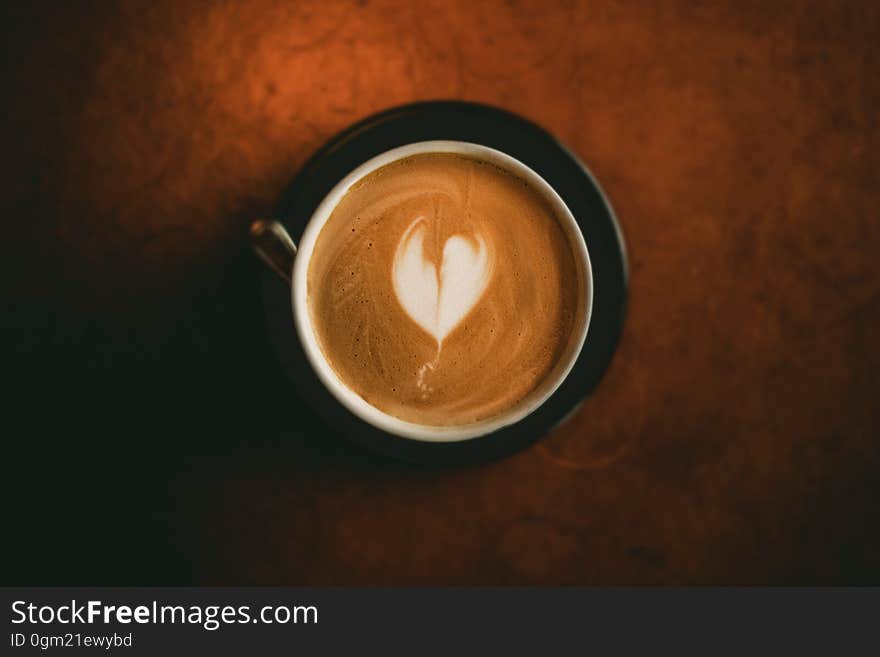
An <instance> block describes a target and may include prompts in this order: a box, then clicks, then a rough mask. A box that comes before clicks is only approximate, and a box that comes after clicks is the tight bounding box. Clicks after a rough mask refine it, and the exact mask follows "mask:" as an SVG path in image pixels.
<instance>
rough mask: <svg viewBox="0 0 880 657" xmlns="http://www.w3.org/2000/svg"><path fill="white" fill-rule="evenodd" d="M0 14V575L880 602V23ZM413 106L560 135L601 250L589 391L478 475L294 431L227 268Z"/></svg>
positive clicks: (236, 277) (835, 7)
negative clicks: (619, 261)
mask: <svg viewBox="0 0 880 657" xmlns="http://www.w3.org/2000/svg"><path fill="white" fill-rule="evenodd" d="M12 4H14V5H15V6H12V7H10V6H8V5H12ZM3 11H4V12H5V16H4V17H3V22H2V25H3V28H4V30H5V32H6V34H5V36H4V38H3V40H2V41H3V44H2V47H3V48H4V58H3V60H4V68H5V75H4V77H3V87H2V88H3V95H4V99H3V107H4V120H3V134H4V137H3V142H2V143H3V150H4V157H3V161H4V169H3V175H2V189H3V193H2V203H3V218H4V237H3V239H2V262H3V266H4V270H5V273H4V275H3V278H2V285H3V295H4V307H5V308H4V310H5V311H6V312H5V313H4V318H3V321H2V328H0V331H2V333H3V337H4V341H5V346H6V348H7V351H8V353H6V354H4V356H3V363H4V367H3V375H2V376H3V389H2V392H3V396H2V399H3V410H2V415H3V419H2V424H0V426H3V427H4V429H3V431H2V434H3V437H2V442H3V447H4V452H5V459H4V461H5V463H4V464H5V465H6V466H7V468H6V469H7V470H8V471H10V473H9V474H8V475H7V476H6V481H7V483H9V484H10V485H11V488H12V492H11V493H10V494H9V495H7V496H5V498H4V506H5V507H6V510H7V511H8V514H7V515H8V516H9V518H8V520H7V522H8V523H11V524H6V525H5V527H6V528H7V530H5V531H4V534H5V538H4V542H5V543H6V544H7V547H8V548H11V549H12V554H11V556H10V558H8V559H6V560H5V561H4V566H5V570H6V573H5V575H4V578H3V579H4V583H50V582H53V583H186V582H192V583H209V584H214V583H226V584H234V583H253V584H367V583H369V584H449V583H455V584H490V583H492V584H508V583H522V584H555V583H583V584H611V583H614V584H621V583H646V584H653V583H742V584H752V583H820V584H822V583H865V582H873V583H878V581H880V556H878V555H880V529H878V526H880V525H878V514H877V508H878V506H877V505H878V501H880V476H878V466H880V445H878V434H880V403H878V396H880V395H878V393H880V378H878V371H880V348H878V345H877V341H878V337H880V335H878V328H880V179H878V178H880V173H878V172H880V156H878V153H880V142H878V138H880V129H878V120H877V107H878V105H880V49H878V46H877V35H878V34H880V8H878V5H877V3H875V2H848V3H839V2H772V3H764V2H741V1H738V2H700V3H697V2H689V1H681V2H575V3H572V2H558V3H546V2H529V3H517V2H506V3H483V2H473V1H471V0H465V1H462V2H439V1H434V2H420V3H410V2H403V1H402V0H401V1H394V0H369V1H367V0H362V1H360V2H355V3H347V2H327V1H326V0H321V1H311V2H305V1H304V2H295V3H294V2H270V1H267V0H259V1H253V2H246V3H229V2H222V3H202V2H184V1H181V0H167V1H166V0H161V1H156V2H140V3H113V2H91V3H88V2H84V3H46V2H35V3H7V5H6V6H4V10H3ZM431 98H460V99H466V100H475V101H482V102H487V103H491V104H495V105H499V106H502V107H504V108H507V109H510V110H512V111H515V112H518V113H521V114H522V115H524V116H526V117H528V118H530V119H532V120H534V121H537V122H539V123H540V124H542V125H543V126H545V127H546V128H548V129H549V130H551V131H552V132H554V133H555V134H556V135H558V136H559V137H560V138H561V139H562V140H564V141H565V142H566V143H567V144H568V145H570V147H571V148H572V149H573V150H574V151H575V152H576V153H577V154H578V155H579V156H580V157H581V158H583V159H584V160H585V161H586V162H587V163H588V164H589V166H590V167H591V168H592V169H593V171H594V172H595V173H596V175H597V176H598V178H599V179H600V180H601V182H602V183H603V185H604V186H605V188H606V190H607V192H608V194H609V196H610V198H611V200H612V202H613V203H614V205H615V207H616V210H617V212H618V215H619V218H620V221H621V224H622V226H623V229H624V231H625V234H626V238H627V240H628V247H629V254H630V264H631V281H630V294H631V296H630V306H629V315H628V318H627V323H626V326H625V329H624V334H623V338H622V342H621V345H620V349H619V351H618V352H617V354H616V356H615V358H614V361H613V363H612V366H611V368H610V370H609V371H608V373H607V376H606V378H605V379H604V381H603V382H602V384H601V386H600V387H599V389H598V390H597V391H596V393H595V394H594V395H593V397H592V398H591V399H590V400H589V401H588V402H587V403H586V404H585V405H584V406H583V407H582V409H581V410H580V411H579V412H578V413H577V415H576V416H575V417H574V418H573V419H572V420H571V421H570V422H569V423H568V424H567V425H565V426H563V427H562V428H560V429H558V430H556V431H555V432H554V433H552V434H551V435H549V436H548V437H547V438H546V439H544V440H543V441H541V442H539V443H538V444H537V445H535V446H534V447H532V448H530V449H527V450H525V451H523V452H520V453H518V454H516V455H514V456H512V457H510V458H507V459H504V460H502V461H497V462H493V463H491V464H488V465H482V466H477V467H468V468H444V469H438V468H433V469H431V468H414V467H410V466H405V465H401V464H397V463H395V462H391V461H388V460H386V459H384V458H382V457H378V456H372V455H370V454H368V453H365V452H362V451H360V450H359V449H357V448H354V447H352V446H349V445H348V443H346V442H345V441H343V440H341V439H340V438H339V437H337V436H335V435H332V434H331V433H330V432H329V431H303V430H301V429H300V427H302V426H303V425H304V424H309V423H310V422H311V420H313V418H311V416H310V412H311V411H310V410H309V409H308V408H306V407H304V405H303V404H302V403H300V402H299V401H298V400H297V398H296V396H295V394H294V393H293V391H292V389H291V387H290V386H289V385H288V384H287V383H286V382H285V380H284V378H283V376H282V374H281V373H280V371H279V369H278V367H277V364H276V362H275V360H274V357H273V354H272V352H271V350H270V348H269V345H268V342H267V339H266V333H265V327H264V324H263V316H262V314H261V309H260V301H259V294H258V288H257V265H256V264H255V263H254V261H253V259H252V258H251V257H250V254H249V253H248V251H247V248H246V240H245V236H246V229H247V225H248V221H249V220H250V219H251V218H252V217H255V216H258V215H266V214H270V213H271V212H272V210H273V208H274V207H275V204H276V202H277V201H278V199H279V198H280V196H281V195H282V193H283V191H284V189H285V186H286V185H287V183H288V182H289V180H290V179H291V178H292V177H293V175H294V174H295V172H296V171H297V169H298V167H300V166H301V165H302V163H303V162H304V161H305V160H306V158H307V157H308V156H309V155H310V154H311V153H312V152H313V151H314V150H315V149H316V148H318V147H319V146H320V145H321V143H322V142H324V141H325V140H326V139H327V138H329V137H330V136H331V135H332V134H334V133H335V132H337V131H339V130H341V129H342V128H344V127H345V126H347V125H348V124H350V123H352V122H354V121H356V120H358V119H361V118H363V117H364V116H366V115H368V114H370V113H372V112H374V111H378V110H381V109H384V108H386V107H389V106H392V105H397V104H400V103H405V102H409V101H414V100H421V99H431ZM9 528H11V530H10V529H9Z"/></svg>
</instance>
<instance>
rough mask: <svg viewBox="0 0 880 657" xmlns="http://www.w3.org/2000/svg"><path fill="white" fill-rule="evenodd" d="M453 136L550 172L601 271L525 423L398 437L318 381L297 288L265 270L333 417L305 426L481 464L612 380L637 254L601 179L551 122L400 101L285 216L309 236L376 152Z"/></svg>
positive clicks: (538, 432) (302, 177)
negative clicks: (572, 349) (565, 365)
mask: <svg viewBox="0 0 880 657" xmlns="http://www.w3.org/2000/svg"><path fill="white" fill-rule="evenodd" d="M429 140H453V141H468V142H474V143H478V144H483V145H485V146H489V147H491V148H495V149H497V150H500V151H503V152H505V153H507V154H509V155H511V156H513V157H515V158H516V159H518V160H520V161H521V162H523V163H524V164H526V165H527V166H529V167H531V168H532V169H533V170H534V171H536V172H537V173H538V174H539V175H540V176H541V177H543V178H544V179H545V180H546V181H547V182H548V183H550V185H551V186H552V187H553V188H554V189H555V190H556V192H557V193H558V194H559V195H560V196H561V197H562V199H563V201H565V203H566V205H567V206H568V207H569V209H570V210H571V213H572V214H573V215H574V218H575V220H576V221H577V223H578V225H579V226H580V228H581V232H582V233H583V235H584V239H585V241H586V243H587V249H588V251H589V253H590V263H591V266H592V270H593V309H592V316H591V319H590V326H589V331H588V333H587V338H586V342H585V343H584V346H583V349H582V350H581V353H580V356H579V357H578V359H577V361H576V363H575V365H574V367H573V368H572V370H571V372H570V373H569V375H568V378H566V379H565V381H563V383H562V385H560V386H559V388H558V389H557V390H556V392H554V393H553V395H552V396H551V397H550V398H549V399H548V400H547V401H545V402H544V404H542V405H541V406H540V407H539V408H538V409H537V410H536V411H535V412H533V413H532V414H531V415H529V416H528V417H526V418H524V419H522V420H520V421H519V422H517V423H516V424H513V425H510V426H507V427H504V428H502V429H500V430H498V431H496V432H494V433H491V434H488V435H486V436H481V437H478V438H472V439H470V440H464V441H460V442H450V443H436V442H421V441H417V440H411V439H407V438H401V437H399V436H395V435H392V434H389V433H386V432H384V431H381V430H380V429H377V428H376V427H373V426H372V425H370V424H368V423H366V422H364V421H363V420H360V419H359V418H357V417H355V416H354V415H352V414H351V413H350V412H349V411H347V410H346V409H345V408H344V407H343V406H342V405H341V404H340V403H339V402H338V401H336V399H335V398H334V397H333V396H332V395H331V394H330V392H329V391H327V389H326V388H324V387H323V386H322V385H321V383H320V382H319V381H318V378H317V376H316V375H315V374H314V373H313V372H312V370H311V366H310V365H309V363H308V361H307V360H306V357H305V354H304V353H303V351H302V349H301V348H300V346H299V340H298V338H297V335H296V329H295V328H294V324H293V310H292V307H291V294H290V287H289V285H287V284H286V283H285V282H284V281H282V280H281V279H280V278H279V277H278V276H277V275H275V274H274V273H272V272H271V271H269V270H268V269H267V268H262V270H261V274H260V277H261V283H262V295H263V305H264V308H265V311H266V321H267V323H268V332H269V337H270V340H271V342H272V345H273V347H274V350H275V352H276V354H277V355H278V359H279V362H280V363H281V366H282V368H283V369H284V371H285V373H286V375H287V377H288V378H289V379H290V380H291V382H292V383H293V384H294V385H295V386H296V389H297V390H298V392H299V394H300V396H301V397H302V398H303V399H304V400H305V401H306V402H307V403H308V404H309V406H311V407H313V408H314V409H315V410H316V411H317V413H318V415H319V416H320V417H321V418H322V419H323V420H324V422H326V425H324V426H321V424H320V423H310V424H309V425H306V426H300V427H299V430H301V431H309V432H312V433H314V434H321V433H327V431H328V429H330V428H332V429H335V430H336V431H339V432H340V433H342V434H343V435H345V436H346V437H347V438H349V439H350V440H352V441H353V442H355V443H357V444H360V445H363V446H365V447H367V448H369V449H372V450H377V451H379V452H382V453H385V454H387V455H390V456H393V457H395V458H399V459H403V460H406V461H413V462H418V463H426V464H451V463H473V462H480V461H486V460H490V459H495V458H500V457H502V456H505V455H507V454H510V453H513V452H515V451H517V450H520V449H522V448H523V447H525V446H527V445H529V444H531V443H533V442H535V441H536V440H538V439H540V438H541V437H543V436H545V435H546V434H547V433H549V432H550V431H551V430H552V429H553V428H554V427H555V426H556V425H558V424H559V423H561V422H563V421H564V420H565V419H566V418H567V417H568V416H569V415H571V414H572V413H573V412H574V411H575V410H576V409H577V408H578V407H579V406H580V405H581V403H582V402H583V401H584V400H585V399H586V398H587V396H588V395H589V394H590V392H591V391H592V390H593V389H594V388H595V387H596V385H597V384H598V383H599V381H600V380H601V378H602V375H603V374H604V372H605V370H606V369H607V367H608V365H609V363H610V362H611V357H612V355H613V354H614V350H615V349H616V347H617V343H618V340H619V338H620V332H621V329H622V327H623V321H624V316H625V313H626V298H627V278H628V272H627V261H626V250H625V246H624V242H623V236H622V234H621V231H620V226H619V225H618V223H617V220H616V218H615V216H614V212H613V210H612V209H611V206H610V204H609V202H608V199H607V198H605V195H604V193H603V192H602V190H601V188H600V187H599V184H598V183H597V182H596V179H595V178H594V177H593V176H592V174H590V172H589V171H588V170H587V168H586V167H585V166H584V165H583V164H582V163H581V162H580V161H579V160H578V159H577V158H576V157H575V156H574V155H573V154H572V153H571V152H570V151H569V150H568V149H567V148H566V147H565V146H563V145H562V144H560V143H559V142H558V141H557V140H556V139H555V138H554V137H553V136H552V135H550V134H549V133H548V132H546V131H545V130H544V129H543V128H540V127H539V126H537V125H535V124H534V123H531V122H530V121H527V120H526V119H523V118H521V117H519V116H516V115H515V114H511V113H510V112H507V111H504V110H501V109H497V108H494V107H489V106H486V105H478V104H474V103H464V102H457V101H434V102H427V103H416V104H413V105H405V106H402V107H396V108H393V109H390V110H387V111H384V112H381V113H379V114H375V115H373V116H371V117H368V118H366V119H364V120H363V121H361V122H359V123H357V124H355V125H353V126H351V127H350V128H348V129H347V130H345V131H343V132H342V133H340V134H339V135H337V136H336V137H334V138H333V139H331V140H330V141H329V142H328V143H327V144H325V145H324V146H323V147H322V148H321V149H320V150H319V151H318V152H317V153H315V155H314V156H312V158H311V159H310V160H309V161H308V162H307V163H306V164H305V165H304V166H303V168H302V170H301V171H300V172H299V173H298V174H297V176H296V178H295V179H294V180H293V181H292V182H291V184H290V187H289V188H288V190H287V192H286V194H285V195H284V198H283V200H282V203H281V205H280V207H279V211H278V212H277V214H276V216H275V219H276V220H278V221H280V222H281V223H283V224H284V227H285V228H286V229H287V231H288V233H289V234H290V236H291V237H292V238H293V241H294V242H297V243H298V242H299V240H300V237H301V235H302V233H303V230H304V229H305V226H306V223H308V220H309V218H310V217H311V215H312V213H313V212H314V210H315V209H316V208H317V207H318V205H319V204H320V202H321V201H322V200H323V199H324V197H325V196H326V195H327V193H328V192H329V191H330V190H331V189H332V188H333V187H334V185H336V183H337V182H339V181H340V180H341V179H342V178H344V177H345V176H346V175H347V174H348V173H349V172H351V171H352V170H353V169H355V168H356V167H358V166H359V165H360V164H363V163H364V162H365V161H367V160H369V159H370V158H372V157H374V156H376V155H379V154H380V153H383V152H385V151H387V150H390V149H392V148H395V147H397V146H403V145H405V144H409V143H413V142H419V141H429Z"/></svg>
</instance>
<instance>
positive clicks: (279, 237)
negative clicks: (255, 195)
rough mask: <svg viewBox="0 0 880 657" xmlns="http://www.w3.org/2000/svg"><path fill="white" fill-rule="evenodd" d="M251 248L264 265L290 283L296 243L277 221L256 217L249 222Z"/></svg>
mask: <svg viewBox="0 0 880 657" xmlns="http://www.w3.org/2000/svg"><path fill="white" fill-rule="evenodd" d="M250 235H251V248H253V250H254V253H256V254H257V256H258V257H259V258H260V260H262V261H263V262H264V263H266V265H267V266H268V267H269V269H271V270H272V271H274V272H275V273H276V274H278V275H279V276H280V277H281V278H283V279H284V280H285V281H287V282H288V283H290V276H291V273H292V272H293V258H294V256H295V255H296V244H294V243H293V240H292V239H290V235H288V233H287V231H286V230H285V229H284V226H282V225H281V224H280V223H279V222H277V221H272V220H271V219H257V220H255V221H254V222H253V223H252V224H251V228H250Z"/></svg>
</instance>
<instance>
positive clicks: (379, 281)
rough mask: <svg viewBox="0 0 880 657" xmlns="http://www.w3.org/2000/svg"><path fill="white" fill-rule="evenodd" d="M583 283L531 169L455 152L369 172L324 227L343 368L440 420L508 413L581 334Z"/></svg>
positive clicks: (330, 320) (326, 276) (399, 407)
mask: <svg viewBox="0 0 880 657" xmlns="http://www.w3.org/2000/svg"><path fill="white" fill-rule="evenodd" d="M582 295H583V288H582V283H581V281H580V279H579V276H578V269H577V266H576V264H575V259H574V255H573V251H572V248H571V246H570V243H569V241H568V239H567V238H566V235H565V233H564V231H563V229H562V227H561V226H560V224H559V223H558V221H557V219H556V217H555V215H554V213H553V210H552V208H551V207H550V206H549V204H548V203H547V202H546V201H545V200H544V198H543V197H542V196H541V195H540V194H539V193H537V192H536V191H534V190H533V189H532V188H531V187H530V186H529V185H527V184H526V183H525V182H523V181H521V180H520V179H519V178H517V177H515V176H513V175H511V174H510V173H507V172H505V171H503V170H501V169H499V168H497V167H496V166H494V165H492V164H488V163H485V162H481V161H478V160H474V159H470V158H466V157H463V156H459V155H453V154H440V153H437V154H429V155H417V156H414V157H411V158H407V159H405V160H401V161H398V162H395V163H392V164H389V165H387V166H385V167H383V168H381V169H379V170H377V171H375V172H373V173H372V174H370V175H369V176H367V177H366V178H364V179H363V180H361V181H360V182H358V183H357V184H356V185H355V186H354V187H353V188H352V189H351V190H350V191H349V192H348V194H347V195H346V196H345V197H344V198H343V199H342V201H341V202H340V203H339V204H338V205H337V207H336V208H335V210H334V211H333V214H332V215H331V217H330V219H329V220H328V221H327V223H326V224H325V226H324V228H323V229H322V231H321V233H320V234H319V236H318V240H317V243H316V245H315V250H314V253H313V255H312V260H311V262H310V263H309V271H308V300H309V312H310V313H311V320H312V325H313V327H314V329H315V332H316V334H317V338H318V342H319V344H320V346H321V349H322V351H323V353H324V355H325V357H326V358H327V360H328V361H329V363H330V365H331V367H333V369H334V370H335V371H336V373H337V374H338V376H339V378H340V379H341V380H342V381H343V382H344V383H345V384H346V385H347V386H348V387H349V388H351V389H352V390H353V391H354V392H356V393H357V394H358V395H360V396H361V397H363V398H364V399H365V400H366V401H367V402H368V403H370V404H371V405H373V406H375V407H376V408H378V409H380V410H382V411H384V412H386V413H389V414H390V415H394V416H396V417H398V418H401V419H403V420H407V421H410V422H417V423H419V424H426V425H438V426H439V425H460V424H467V423H470V422H475V421H479V420H483V419H487V418H490V417H492V416H495V415H498V414H499V413H502V412H504V411H505V410H507V409H509V408H510V407H512V406H514V405H515V404H516V403H517V402H519V401H520V400H522V399H523V398H524V397H526V396H527V395H528V394H529V393H530V392H531V391H532V390H534V389H535V388H536V387H537V386H538V385H539V384H540V383H541V382H542V381H543V380H544V378H545V377H546V376H547V374H548V373H549V372H550V371H551V370H552V369H553V367H554V365H555V364H556V363H557V361H558V360H559V359H560V357H561V356H562V355H563V352H564V351H565V348H566V346H567V345H568V341H569V337H570V335H571V332H572V330H573V328H574V325H575V319H576V313H577V311H578V302H579V299H580V298H581V297H582Z"/></svg>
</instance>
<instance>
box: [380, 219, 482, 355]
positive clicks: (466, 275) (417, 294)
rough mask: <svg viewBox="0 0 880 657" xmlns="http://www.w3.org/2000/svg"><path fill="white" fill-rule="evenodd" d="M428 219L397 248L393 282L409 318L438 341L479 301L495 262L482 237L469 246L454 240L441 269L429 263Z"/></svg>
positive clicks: (465, 241)
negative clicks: (492, 260) (490, 256)
mask: <svg viewBox="0 0 880 657" xmlns="http://www.w3.org/2000/svg"><path fill="white" fill-rule="evenodd" d="M425 224H426V219H425V218H424V217H419V218H417V219H416V220H415V221H413V223H412V224H410V226H409V228H407V229H406V232H404V234H403V235H402V236H401V238H400V242H398V245H397V250H396V252H395V255H394V268H393V270H392V280H393V282H394V292H395V294H397V299H398V301H400V305H401V306H402V307H403V309H404V310H405V311H406V313H407V314H408V315H409V316H410V318H412V320H413V321H414V322H416V324H418V325H419V326H421V327H422V328H423V329H425V330H426V331H427V332H428V333H430V334H431V335H433V336H434V339H436V340H437V349H438V351H439V349H440V347H441V346H442V344H443V339H444V338H445V337H446V336H447V335H448V334H449V333H450V331H452V329H454V328H455V327H456V326H458V324H459V322H461V320H462V319H464V318H465V316H466V315H467V314H468V313H469V312H470V311H471V309H472V308H473V307H474V305H475V304H476V303H477V302H478V301H479V300H480V297H481V296H482V295H483V292H484V290H485V289H486V286H487V285H488V283H489V279H490V277H491V275H492V269H493V267H492V262H490V260H489V253H488V249H487V247H486V241H485V239H484V238H483V237H482V236H481V235H477V236H475V237H474V239H473V240H470V239H468V238H466V237H463V236H461V235H453V236H452V237H450V238H449V239H447V240H446V243H445V244H444V245H443V259H442V262H441V263H440V268H439V270H438V268H437V266H436V265H435V264H434V263H433V262H430V261H428V260H427V259H426V258H425V233H426V230H427V229H426V225H425Z"/></svg>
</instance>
